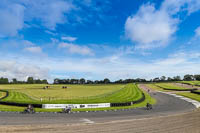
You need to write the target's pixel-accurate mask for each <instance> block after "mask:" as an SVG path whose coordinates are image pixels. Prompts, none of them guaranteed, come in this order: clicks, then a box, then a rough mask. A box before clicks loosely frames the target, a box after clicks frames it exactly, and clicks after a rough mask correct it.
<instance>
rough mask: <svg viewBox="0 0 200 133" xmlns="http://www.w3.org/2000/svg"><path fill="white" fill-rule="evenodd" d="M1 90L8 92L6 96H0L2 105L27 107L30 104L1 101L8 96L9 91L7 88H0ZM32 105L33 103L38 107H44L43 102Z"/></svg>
mask: <svg viewBox="0 0 200 133" xmlns="http://www.w3.org/2000/svg"><path fill="white" fill-rule="evenodd" d="M0 91H1V92H5V93H6V95H5V96H4V97H2V98H0V104H2V105H10V106H19V107H27V106H28V105H29V104H28V103H15V102H6V101H1V100H3V99H4V98H6V97H8V95H9V92H8V91H6V90H0ZM31 105H33V107H36V108H42V104H31Z"/></svg>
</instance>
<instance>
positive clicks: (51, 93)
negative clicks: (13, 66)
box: [2, 84, 142, 104]
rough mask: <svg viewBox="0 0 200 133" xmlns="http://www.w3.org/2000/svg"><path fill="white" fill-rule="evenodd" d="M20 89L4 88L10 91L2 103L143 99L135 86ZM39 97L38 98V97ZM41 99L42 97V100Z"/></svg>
mask: <svg viewBox="0 0 200 133" xmlns="http://www.w3.org/2000/svg"><path fill="white" fill-rule="evenodd" d="M29 86H30V85H29ZM29 86H28V87H29ZM6 87H9V86H6ZM18 87H19V86H18ZM22 87H24V86H22ZM19 88H20V87H19ZM19 88H18V89H6V88H4V90H8V91H9V96H8V97H6V98H5V99H3V100H2V101H6V102H16V103H31V104H44V103H74V104H75V103H81V104H82V103H113V102H114V103H123V102H127V101H134V100H138V99H140V98H141V97H142V92H141V90H140V89H139V88H138V87H137V86H136V85H134V84H128V85H92V86H88V85H70V86H68V88H67V89H62V86H60V85H59V86H58V85H55V87H54V86H53V85H52V86H51V88H50V89H46V90H43V89H41V88H34V87H33V88H30V89H29V88H27V89H25V88H24V89H19ZM34 89H36V90H34ZM73 90H74V91H73ZM78 90H80V92H79V91H78ZM31 91H32V93H31ZM99 92H101V93H99ZM64 93H65V94H64ZM74 93H75V94H74ZM43 94H44V95H43ZM47 94H48V95H47ZM92 94H93V95H92ZM37 95H38V97H36V96H37ZM72 95H73V97H72ZM64 96H65V97H64ZM75 96H77V97H75ZM39 97H41V98H42V100H41V98H39Z"/></svg>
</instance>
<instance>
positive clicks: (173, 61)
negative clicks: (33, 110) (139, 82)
mask: <svg viewBox="0 0 200 133" xmlns="http://www.w3.org/2000/svg"><path fill="white" fill-rule="evenodd" d="M199 41H200V1H199V0H104V1H101V0H82V1H79V0H40V1H39V0H38V1H37V0H1V3H0V76H3V77H8V78H9V79H12V78H18V79H19V80H26V78H27V77H28V76H33V77H35V78H42V79H44V78H46V79H48V80H49V81H52V80H53V79H54V78H82V77H83V78H86V79H91V80H95V79H103V78H106V77H107V78H110V79H111V80H117V79H121V78H122V79H125V78H138V77H139V78H147V79H150V78H153V77H160V76H162V75H165V76H176V75H180V76H183V75H184V74H198V73H200V69H199V66H200V58H199V57H200V50H199V49H200V44H199Z"/></svg>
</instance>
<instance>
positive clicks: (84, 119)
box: [80, 118, 95, 124]
mask: <svg viewBox="0 0 200 133" xmlns="http://www.w3.org/2000/svg"><path fill="white" fill-rule="evenodd" d="M80 121H83V122H84V123H86V124H93V123H95V122H94V121H91V120H89V119H86V118H83V119H81V120H80Z"/></svg>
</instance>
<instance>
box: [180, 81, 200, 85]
mask: <svg viewBox="0 0 200 133" xmlns="http://www.w3.org/2000/svg"><path fill="white" fill-rule="evenodd" d="M179 83H186V84H190V85H200V81H180V82H179Z"/></svg>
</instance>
